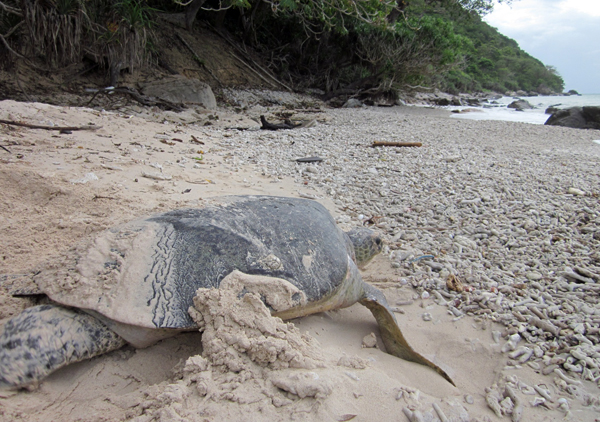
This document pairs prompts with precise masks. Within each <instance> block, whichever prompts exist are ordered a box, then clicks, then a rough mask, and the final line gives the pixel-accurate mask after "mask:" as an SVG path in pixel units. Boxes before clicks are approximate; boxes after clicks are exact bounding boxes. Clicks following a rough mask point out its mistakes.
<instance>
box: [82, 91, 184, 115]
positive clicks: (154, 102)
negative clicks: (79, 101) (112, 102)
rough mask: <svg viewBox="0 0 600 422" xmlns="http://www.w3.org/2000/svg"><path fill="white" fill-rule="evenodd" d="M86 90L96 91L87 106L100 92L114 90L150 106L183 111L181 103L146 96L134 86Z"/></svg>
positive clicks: (108, 93) (109, 92) (106, 92)
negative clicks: (133, 87)
mask: <svg viewBox="0 0 600 422" xmlns="http://www.w3.org/2000/svg"><path fill="white" fill-rule="evenodd" d="M86 91H87V92H93V93H94V95H93V96H92V98H91V99H90V101H88V103H87V104H86V105H85V106H86V107H89V106H90V104H91V103H92V101H94V99H95V98H96V96H98V94H106V95H110V94H112V93H113V92H114V93H119V94H127V95H129V96H130V97H131V98H133V99H134V100H135V101H137V102H138V103H140V104H142V105H145V106H148V107H153V106H158V107H160V108H162V109H164V110H174V111H177V112H180V111H183V107H182V106H181V105H179V104H175V103H173V102H171V101H167V100H162V99H160V98H151V97H146V96H145V95H142V94H140V93H139V92H137V91H136V90H134V89H132V88H128V87H116V88H113V87H109V88H101V89H86Z"/></svg>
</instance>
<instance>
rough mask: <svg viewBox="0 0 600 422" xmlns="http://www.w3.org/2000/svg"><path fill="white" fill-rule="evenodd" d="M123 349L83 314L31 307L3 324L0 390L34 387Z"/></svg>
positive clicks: (105, 329)
mask: <svg viewBox="0 0 600 422" xmlns="http://www.w3.org/2000/svg"><path fill="white" fill-rule="evenodd" d="M123 345H125V341H124V340H123V339H122V338H121V337H119V336H118V335H117V334H116V333H114V332H113V331H111V330H110V329H109V328H108V327H107V326H106V325H104V324H103V323H102V322H100V321H99V320H98V319H96V318H94V317H93V316H91V315H88V314H86V313H85V312H82V311H80V310H77V309H70V308H65V307H62V306H57V305H41V306H34V307H32V308H29V309H26V310H25V311H23V312H21V313H20V314H19V315H17V316H15V317H14V318H12V319H10V320H9V321H7V322H6V324H5V325H4V329H3V331H2V332H0V387H4V388H6V387H9V388H20V387H26V386H30V385H35V384H36V383H37V382H38V381H40V380H42V379H43V378H44V377H46V376H47V375H49V374H50V373H52V372H54V371H55V370H57V369H59V368H61V367H63V366H66V365H68V364H70V363H74V362H79V361H81V360H84V359H89V358H91V357H93V356H97V355H100V354H102V353H106V352H109V351H111V350H116V349H119V348H121V347H122V346H123Z"/></svg>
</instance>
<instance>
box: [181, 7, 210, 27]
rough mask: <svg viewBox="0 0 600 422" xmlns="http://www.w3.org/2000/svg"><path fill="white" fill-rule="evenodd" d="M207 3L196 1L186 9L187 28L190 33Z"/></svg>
mask: <svg viewBox="0 0 600 422" xmlns="http://www.w3.org/2000/svg"><path fill="white" fill-rule="evenodd" d="M205 2H206V0H194V1H192V2H191V3H190V5H189V6H188V7H186V9H185V27H186V28H187V29H188V31H191V29H192V25H193V24H194V21H195V20H196V14H197V13H198V11H199V10H200V8H201V7H202V5H203V4H204V3H205Z"/></svg>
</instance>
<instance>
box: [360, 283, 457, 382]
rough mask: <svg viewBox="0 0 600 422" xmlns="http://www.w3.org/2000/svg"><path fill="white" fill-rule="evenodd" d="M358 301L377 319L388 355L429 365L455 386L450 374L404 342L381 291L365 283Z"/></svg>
mask: <svg viewBox="0 0 600 422" xmlns="http://www.w3.org/2000/svg"><path fill="white" fill-rule="evenodd" d="M360 303H361V304H362V305H364V306H366V307H367V308H369V310H370V311H371V313H372V314H373V316H374V317H375V319H376V320H377V324H379V331H380V332H381V339H382V340H383V344H384V345H385V348H386V350H387V352H388V353H389V354H390V355H394V356H397V357H399V358H402V359H404V360H408V361H411V362H416V363H420V364H421V365H425V366H429V367H430V368H433V369H434V370H435V371H436V372H437V373H438V374H440V375H441V376H442V377H444V378H445V379H446V380H447V381H448V382H449V383H450V384H452V385H454V386H455V387H456V384H454V381H452V379H451V378H450V376H449V375H448V374H447V373H446V372H444V370H443V369H442V368H440V367H439V366H437V365H436V364H435V363H433V362H431V361H430V360H428V359H426V358H425V357H423V356H421V355H420V354H419V353H417V352H416V351H414V350H413V348H412V347H410V345H409V344H408V343H407V342H406V339H405V338H404V336H403V335H402V331H400V327H399V326H398V322H397V321H396V317H395V316H394V313H393V312H392V310H391V309H390V307H389V305H388V303H387V301H386V300H385V296H384V295H383V293H381V292H380V291H379V290H377V289H376V288H374V287H372V286H369V285H368V284H366V283H365V297H364V298H363V299H361V300H360Z"/></svg>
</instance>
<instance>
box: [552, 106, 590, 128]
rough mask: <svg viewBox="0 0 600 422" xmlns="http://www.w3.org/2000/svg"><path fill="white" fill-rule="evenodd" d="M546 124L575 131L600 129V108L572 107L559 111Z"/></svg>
mask: <svg viewBox="0 0 600 422" xmlns="http://www.w3.org/2000/svg"><path fill="white" fill-rule="evenodd" d="M545 124H547V125H552V126H565V127H572V128H575V129H600V107H596V106H588V107H571V108H567V109H564V110H558V111H556V112H554V113H553V114H552V115H551V116H550V117H549V118H548V120H546V123H545Z"/></svg>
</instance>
